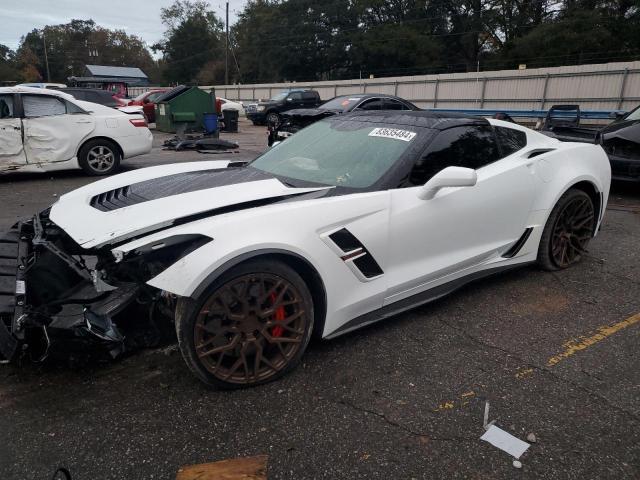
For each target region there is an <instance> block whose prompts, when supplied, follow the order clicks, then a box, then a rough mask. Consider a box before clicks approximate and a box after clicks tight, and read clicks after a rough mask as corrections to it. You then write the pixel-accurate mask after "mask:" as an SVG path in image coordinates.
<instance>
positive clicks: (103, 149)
mask: <svg viewBox="0 0 640 480" xmlns="http://www.w3.org/2000/svg"><path fill="white" fill-rule="evenodd" d="M121 159H122V155H120V150H119V149H118V147H116V145H115V144H114V143H113V142H111V141H109V140H105V139H101V138H99V139H96V140H89V141H88V142H87V143H85V144H84V145H83V146H82V148H81V149H80V151H79V152H78V163H79V164H80V167H82V169H83V170H84V171H85V172H86V173H87V174H89V175H94V176H98V175H110V174H112V173H115V172H116V171H118V169H119V168H120V160H121Z"/></svg>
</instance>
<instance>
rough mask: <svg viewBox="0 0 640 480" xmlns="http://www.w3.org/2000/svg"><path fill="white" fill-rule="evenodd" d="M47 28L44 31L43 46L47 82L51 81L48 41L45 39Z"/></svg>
mask: <svg viewBox="0 0 640 480" xmlns="http://www.w3.org/2000/svg"><path fill="white" fill-rule="evenodd" d="M45 30H46V27H45V28H43V29H42V44H43V46H44V63H45V65H46V66H47V82H50V81H51V73H50V72H49V57H48V56H47V39H46V37H45Z"/></svg>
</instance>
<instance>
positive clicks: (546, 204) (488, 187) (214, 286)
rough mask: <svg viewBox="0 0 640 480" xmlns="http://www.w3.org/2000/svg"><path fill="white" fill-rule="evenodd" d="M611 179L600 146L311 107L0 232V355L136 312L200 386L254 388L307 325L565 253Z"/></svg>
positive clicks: (379, 310) (282, 368)
mask: <svg viewBox="0 0 640 480" xmlns="http://www.w3.org/2000/svg"><path fill="white" fill-rule="evenodd" d="M610 176H611V173H610V167H609V162H608V160H607V157H606V155H605V153H604V152H603V151H602V149H601V148H600V147H598V146H594V145H589V144H582V143H579V144H578V143H561V142H559V141H556V140H554V139H551V138H549V137H546V136H543V135H540V134H538V133H536V132H533V131H531V130H528V129H526V128H523V127H520V126H517V125H514V124H511V123H505V122H501V121H497V120H490V121H487V120H484V119H479V118H472V117H467V116H458V115H450V114H442V113H430V112H423V111H416V112H359V113H353V114H347V115H343V116H338V117H333V118H330V119H326V120H324V121H321V122H318V123H316V124H314V125H312V126H310V127H308V128H306V129H304V130H302V131H300V132H299V133H298V134H296V135H295V136H293V137H291V138H290V139H288V140H287V141H286V142H284V143H282V144H280V145H278V146H276V147H275V148H273V149H271V150H269V151H267V152H266V153H264V154H263V155H262V156H260V157H258V158H257V159H256V160H255V161H253V162H252V163H250V164H248V165H245V164H236V163H230V162H227V161H212V162H198V163H187V164H185V163H182V164H176V165H167V166H159V167H152V168H147V169H141V170H136V171H132V172H128V173H125V174H122V175H118V176H114V177H110V178H108V179H105V180H101V181H99V182H96V183H93V184H90V185H87V186H85V187H82V188H80V189H78V190H76V191H73V192H71V193H68V194H66V195H64V196H62V197H61V198H60V199H59V200H58V201H57V202H56V203H55V204H54V205H53V206H52V207H51V208H50V209H49V210H47V211H45V212H42V213H40V214H38V215H36V216H34V217H33V218H32V219H30V220H27V221H25V222H22V223H19V224H17V225H16V226H15V228H14V230H13V231H12V232H9V233H8V234H7V235H5V237H4V238H3V239H1V240H0V242H1V243H0V249H1V250H0V262H1V263H0V269H1V270H0V275H2V276H0V282H2V283H1V284H0V352H1V353H2V355H4V357H5V358H7V359H15V358H17V357H18V356H24V355H27V354H30V355H31V357H32V358H34V359H42V358H44V357H46V356H48V355H49V356H54V355H61V354H62V355H77V354H79V352H86V351H92V352H98V351H103V352H109V353H111V354H112V355H117V354H118V353H120V352H122V351H124V350H126V349H127V348H130V347H132V346H135V345H133V344H135V343H136V339H139V338H140V335H139V334H138V333H139V328H140V325H144V326H145V328H147V327H149V328H151V327H150V325H152V324H153V323H154V322H160V321H161V320H160V319H162V318H165V319H166V318H169V319H171V321H172V322H173V321H174V318H175V328H176V329H177V333H178V340H179V345H180V349H181V351H182V354H183V356H184V359H185V360H186V362H187V364H188V365H189V367H190V368H191V370H192V371H193V372H194V373H195V374H196V375H197V376H198V377H199V378H200V379H201V380H202V381H204V382H205V383H207V384H210V385H216V386H220V387H240V386H249V385H257V384H260V383H263V382H267V381H270V380H273V379H275V378H278V377H280V376H282V375H283V374H285V373H286V372H287V371H289V370H291V369H292V368H293V367H295V366H296V364H297V363H298V362H299V361H300V358H301V356H302V355H303V353H304V351H305V349H306V347H307V344H308V343H309V339H310V338H311V336H312V334H314V333H315V334H317V335H318V336H320V337H324V338H331V337H335V336H337V335H340V334H342V333H345V332H348V331H351V330H353V329H356V328H358V327H361V326H363V325H367V324H370V323H372V322H375V321H378V320H381V319H383V318H387V317H389V316H391V315H393V314H396V313H398V312H401V311H403V310H406V309H408V308H411V307H413V306H416V305H419V304H422V303H425V302H428V301H430V300H433V299H435V298H438V297H440V296H442V295H444V294H446V293H448V292H451V291H453V290H455V289H456V288H457V287H459V286H461V285H462V284H464V283H466V282H469V281H471V280H473V279H478V278H480V277H483V276H486V275H489V274H493V273H496V272H499V271H502V270H505V269H508V268H512V267H516V266H519V265H523V264H527V263H532V262H538V263H539V264H540V265H541V266H542V267H543V268H545V269H549V270H553V269H559V268H566V267H568V266H570V265H572V264H573V263H575V262H577V261H578V260H579V259H580V257H581V256H582V255H583V253H584V252H585V249H586V247H587V244H588V243H589V241H590V239H591V238H592V237H594V236H595V235H596V233H597V231H598V228H599V225H600V223H601V221H602V216H603V213H604V210H605V204H606V201H607V196H608V193H609V183H610ZM150 319H151V320H150ZM136 328H138V332H136Z"/></svg>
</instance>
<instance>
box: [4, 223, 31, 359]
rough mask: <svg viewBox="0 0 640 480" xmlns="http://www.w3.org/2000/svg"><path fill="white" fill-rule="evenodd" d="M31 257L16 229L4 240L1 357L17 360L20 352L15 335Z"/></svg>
mask: <svg viewBox="0 0 640 480" xmlns="http://www.w3.org/2000/svg"><path fill="white" fill-rule="evenodd" d="M27 256H28V241H27V239H26V238H24V237H22V238H21V236H20V229H19V228H14V229H12V230H11V231H9V232H7V233H6V234H4V235H2V236H0V356H1V357H2V358H3V359H4V360H11V359H13V358H14V357H15V356H16V354H17V352H18V348H19V340H20V336H19V335H15V334H14V333H13V332H17V331H18V330H19V328H18V327H17V326H18V325H19V323H20V321H21V318H22V315H23V311H24V304H25V294H26V286H25V280H24V277H25V268H26V265H25V264H24V260H25V259H26V258H27Z"/></svg>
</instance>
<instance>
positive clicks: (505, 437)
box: [480, 425, 531, 458]
mask: <svg viewBox="0 0 640 480" xmlns="http://www.w3.org/2000/svg"><path fill="white" fill-rule="evenodd" d="M480 440H484V441H485V442H489V443H490V444H491V445H493V446H494V447H498V448H499V449H500V450H504V451H505V452H507V453H508V454H509V455H511V456H513V457H515V458H520V455H522V454H523V453H524V452H526V451H527V449H528V448H529V447H530V446H531V445H529V444H528V443H527V442H523V441H522V440H520V439H519V438H516V437H514V436H513V435H511V434H510V433H508V432H505V431H504V430H502V429H501V428H498V427H496V426H495V425H491V426H490V427H489V429H488V430H487V431H486V432H484V435H482V436H481V437H480Z"/></svg>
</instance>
